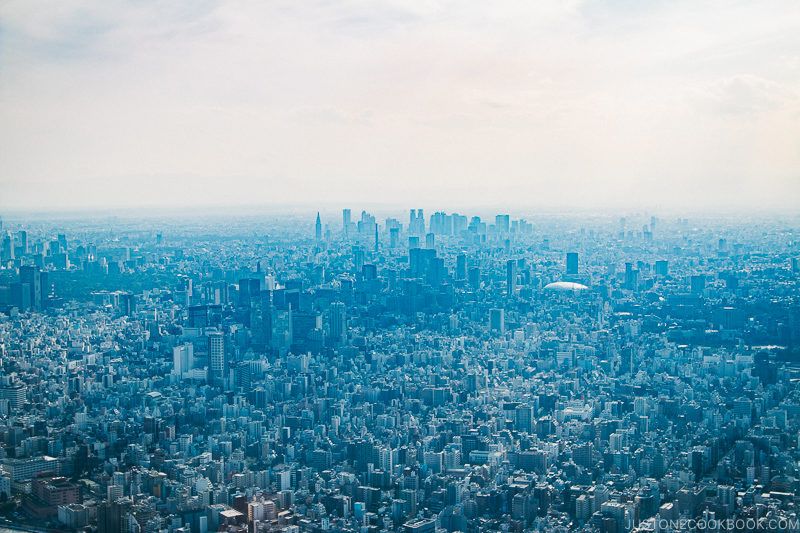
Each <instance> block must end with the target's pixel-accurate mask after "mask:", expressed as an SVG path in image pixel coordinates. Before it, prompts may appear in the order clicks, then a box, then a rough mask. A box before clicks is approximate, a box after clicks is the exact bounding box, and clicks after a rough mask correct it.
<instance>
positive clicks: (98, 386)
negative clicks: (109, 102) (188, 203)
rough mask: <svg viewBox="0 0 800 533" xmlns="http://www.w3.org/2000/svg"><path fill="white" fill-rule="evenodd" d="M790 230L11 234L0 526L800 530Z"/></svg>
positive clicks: (34, 229) (416, 225)
mask: <svg viewBox="0 0 800 533" xmlns="http://www.w3.org/2000/svg"><path fill="white" fill-rule="evenodd" d="M798 222H800V220H798V218H797V217H789V216H786V217H783V218H780V217H777V216H775V217H772V218H770V217H766V216H765V217H761V218H759V217H752V218H745V217H730V218H725V217H722V216H719V217H712V216H690V217H685V216H674V215H669V216H667V215H663V216H661V215H658V214H655V215H654V214H651V213H645V212H643V211H642V212H632V213H625V214H614V215H604V214H598V215H589V214H585V215H576V214H572V215H557V214H550V215H544V214H531V215H529V216H516V215H508V214H494V213H491V214H488V213H487V214H482V215H481V216H474V215H473V214H464V215H461V214H456V213H446V212H434V213H430V212H426V211H423V209H411V210H410V212H405V213H401V212H399V211H398V212H397V213H394V214H381V215H380V217H378V216H374V215H372V214H370V213H368V212H366V211H360V210H356V209H353V210H352V211H351V210H350V209H344V210H342V211H340V212H339V211H337V212H323V213H316V212H309V213H302V214H293V215H285V216H277V215H274V216H267V215H263V216H261V215H252V216H238V217H224V216H221V215H220V216H214V217H209V218H199V217H198V218H192V217H181V216H177V215H175V216H169V217H167V216H163V217H158V216H153V217H150V218H147V217H145V218H137V219H134V218H130V219H126V218H125V217H123V216H114V217H111V216H106V217H100V216H98V217H94V218H90V217H88V216H86V217H83V218H77V217H73V218H63V219H57V218H45V217H31V218H23V217H17V218H14V217H9V216H6V217H5V219H4V221H3V223H2V231H0V236H2V242H1V243H0V254H1V255H0V260H1V261H0V264H1V266H0V441H2V444H3V445H2V448H0V526H2V527H5V528H8V529H9V530H12V531H92V532H94V531H97V532H100V533H112V532H125V533H144V532H153V533H155V532H164V533H190V532H191V533H206V532H209V531H226V532H241V533H257V532H273V531H275V532H277V531H281V532H286V533H300V532H303V533H321V532H326V531H330V532H335V531H343V532H357V533H379V532H389V531H400V532H403V533H433V532H437V531H438V532H445V531H447V532H478V531H503V532H506V533H509V532H522V531H576V530H577V531H596V532H603V533H627V532H640V531H753V530H759V529H763V530H774V531H800V517H799V516H798V508H797V505H798V496H797V494H798V490H799V489H800V481H799V480H800V464H799V463H798V461H800V391H799V390H798V380H800V364H799V363H800V290H798V289H800V267H799V266H798V258H800V243H799V242H798V241H800V225H799V224H798Z"/></svg>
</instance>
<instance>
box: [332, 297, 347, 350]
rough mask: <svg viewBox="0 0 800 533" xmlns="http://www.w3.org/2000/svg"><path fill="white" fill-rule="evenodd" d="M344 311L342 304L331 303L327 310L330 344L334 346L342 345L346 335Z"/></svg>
mask: <svg viewBox="0 0 800 533" xmlns="http://www.w3.org/2000/svg"><path fill="white" fill-rule="evenodd" d="M345 309H346V307H345V305H344V303H343V302H333V303H331V306H330V309H329V310H328V314H329V318H330V334H331V342H332V343H334V344H341V343H343V342H344V340H345V337H346V335H347V315H346V312H345Z"/></svg>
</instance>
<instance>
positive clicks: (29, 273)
mask: <svg viewBox="0 0 800 533" xmlns="http://www.w3.org/2000/svg"><path fill="white" fill-rule="evenodd" d="M19 281H20V283H22V285H23V290H24V289H25V288H27V290H28V294H29V295H30V302H31V306H32V307H33V308H34V309H41V308H42V278H41V273H40V271H39V267H37V266H31V265H23V266H21V267H19Z"/></svg>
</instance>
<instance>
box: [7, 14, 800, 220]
mask: <svg viewBox="0 0 800 533" xmlns="http://www.w3.org/2000/svg"><path fill="white" fill-rule="evenodd" d="M360 202H370V203H383V204H397V205H400V204H404V205H422V204H424V205H426V206H428V205H439V206H441V207H442V208H447V207H457V206H467V205H469V206H479V205H486V204H493V205H502V204H508V205H510V206H511V205H513V206H524V207H536V206H541V205H550V206H560V207H569V206H575V207H582V208H587V207H588V208H592V207H615V206H626V207H631V206H645V205H646V206H653V207H672V208H676V207H677V208H681V207H687V208H698V207H713V208H740V207H746V206H750V207H755V208H761V209H763V208H765V207H782V208H789V209H795V208H797V207H798V206H800V4H798V2H797V1H796V0H787V1H752V2H748V1H734V0H731V1H719V2H717V1H713V2H702V1H698V0H688V1H680V0H677V1H667V0H663V1H662V0H653V1H649V2H648V1H646V0H610V1H580V0H554V1H533V0H524V1H518V2H504V1H500V0H498V1H491V2H485V1H473V2H469V1H463V0H453V1H436V0H428V1H419V2H412V1H383V0H369V1H367V0H365V1H344V2H339V1H334V0H327V1H326V0H320V1H313V0H311V1H305V0H301V1H298V0H291V1H286V2H283V1H269V0H268V1H263V0H262V1H247V0H242V1H231V2H217V1H212V0H194V1H191V2H161V1H146V0H139V1H135V2H121V1H116V0H86V1H70V0H59V1H50V2H39V1H36V0H10V1H3V2H2V3H0V207H2V208H25V209H30V208H66V209H72V208H83V207H114V206H129V207H131V206H170V205H176V206H187V205H198V206H199V205H207V204H219V205H234V204H275V203H292V204H310V205H314V204H316V203H318V204H321V205H322V204H326V205H331V204H336V203H340V204H348V205H352V206H353V207H356V208H357V207H358V205H359V203H360Z"/></svg>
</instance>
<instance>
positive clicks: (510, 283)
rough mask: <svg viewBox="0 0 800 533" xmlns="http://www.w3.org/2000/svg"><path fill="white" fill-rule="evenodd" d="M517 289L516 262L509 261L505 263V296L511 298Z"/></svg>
mask: <svg viewBox="0 0 800 533" xmlns="http://www.w3.org/2000/svg"><path fill="white" fill-rule="evenodd" d="M516 288H517V262H516V261H515V260H513V259H509V260H508V261H507V262H506V296H513V295H514V292H515V290H516Z"/></svg>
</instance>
